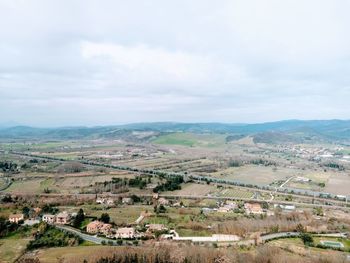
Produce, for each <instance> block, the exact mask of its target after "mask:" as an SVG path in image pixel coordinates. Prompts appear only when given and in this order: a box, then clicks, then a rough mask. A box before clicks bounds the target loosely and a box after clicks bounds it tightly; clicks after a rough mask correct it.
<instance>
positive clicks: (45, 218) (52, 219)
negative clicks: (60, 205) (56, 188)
mask: <svg viewBox="0 0 350 263" xmlns="http://www.w3.org/2000/svg"><path fill="white" fill-rule="evenodd" d="M42 220H43V221H44V222H46V223H48V224H53V223H55V221H56V216H55V215H49V214H46V215H43V217H42Z"/></svg>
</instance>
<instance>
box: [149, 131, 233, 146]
mask: <svg viewBox="0 0 350 263" xmlns="http://www.w3.org/2000/svg"><path fill="white" fill-rule="evenodd" d="M225 138H226V135H220V134H194V133H181V132H178V133H170V134H166V135H161V136H159V137H157V138H156V139H154V140H153V141H152V142H153V143H155V144H165V145H182V146H189V147H219V146H223V145H225Z"/></svg>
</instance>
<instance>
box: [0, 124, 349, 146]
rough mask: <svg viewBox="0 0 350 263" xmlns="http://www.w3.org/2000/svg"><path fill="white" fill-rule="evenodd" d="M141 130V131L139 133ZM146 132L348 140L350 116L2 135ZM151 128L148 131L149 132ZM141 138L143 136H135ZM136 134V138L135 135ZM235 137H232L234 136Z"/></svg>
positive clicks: (4, 133) (8, 130)
mask: <svg viewBox="0 0 350 263" xmlns="http://www.w3.org/2000/svg"><path fill="white" fill-rule="evenodd" d="M137 132H138V133H137ZM140 132H144V133H145V134H148V136H141V137H142V140H147V138H148V137H150V136H158V135H160V134H164V133H171V132H191V133H224V134H228V135H239V137H241V136H248V135H249V136H252V137H253V138H254V141H256V142H271V143H274V142H275V143H282V142H302V141H308V140H323V141H324V140H326V141H349V140H350V120H310V121H302V120H286V121H277V122H266V123H257V124H229V123H177V122H155V123H134V124H127V125H116V126H100V127H62V128H33V127H28V126H14V127H3V128H1V127H0V138H1V139H94V138H95V139H98V138H124V139H125V138H129V139H131V140H132V139H133V138H134V137H135V136H134V135H135V134H138V135H139V134H140ZM146 132H148V133H146ZM136 137H137V138H140V136H136ZM136 137H135V138H136ZM232 138H233V137H232Z"/></svg>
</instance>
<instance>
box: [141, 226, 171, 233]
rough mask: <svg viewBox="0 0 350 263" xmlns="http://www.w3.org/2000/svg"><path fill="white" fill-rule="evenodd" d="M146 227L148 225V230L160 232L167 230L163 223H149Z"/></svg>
mask: <svg viewBox="0 0 350 263" xmlns="http://www.w3.org/2000/svg"><path fill="white" fill-rule="evenodd" d="M146 227H148V229H147V232H158V231H163V230H167V228H166V227H165V226H164V225H163V224H149V225H147V226H146Z"/></svg>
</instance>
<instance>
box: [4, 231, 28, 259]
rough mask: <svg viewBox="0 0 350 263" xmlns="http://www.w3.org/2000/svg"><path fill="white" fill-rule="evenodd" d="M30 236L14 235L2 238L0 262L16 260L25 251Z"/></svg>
mask: <svg viewBox="0 0 350 263" xmlns="http://www.w3.org/2000/svg"><path fill="white" fill-rule="evenodd" d="M29 241H30V239H29V238H23V237H21V236H19V235H14V236H11V237H8V238H3V239H0V262H1V263H5V262H6V263H7V262H15V260H16V259H17V258H18V257H19V256H21V255H22V253H23V252H24V251H25V248H26V246H27V244H28V243H29Z"/></svg>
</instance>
